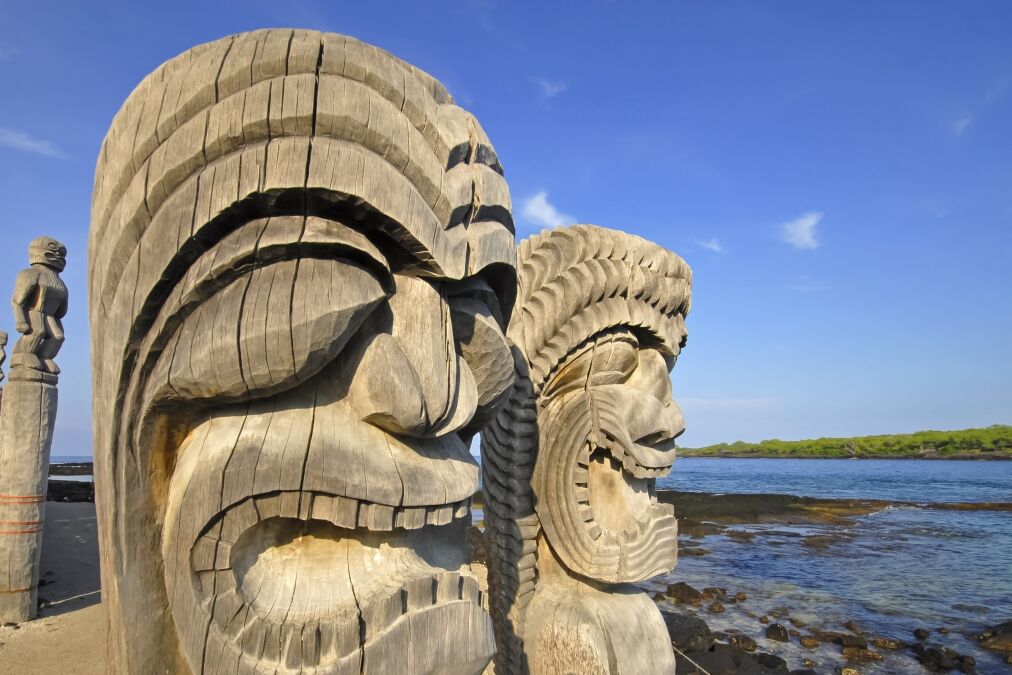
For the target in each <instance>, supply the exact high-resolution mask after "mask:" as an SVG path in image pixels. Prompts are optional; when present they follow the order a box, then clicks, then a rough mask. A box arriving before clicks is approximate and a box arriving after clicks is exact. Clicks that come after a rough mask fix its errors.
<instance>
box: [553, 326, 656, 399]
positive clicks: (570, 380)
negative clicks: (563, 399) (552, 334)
mask: <svg viewBox="0 0 1012 675" xmlns="http://www.w3.org/2000/svg"><path fill="white" fill-rule="evenodd" d="M637 350H638V344H637V342H636V338H635V337H633V335H632V334H630V333H626V332H621V333H607V334H604V335H602V336H600V337H598V338H597V339H595V340H593V341H592V342H590V343H588V344H587V345H586V346H584V347H583V348H582V349H580V350H578V351H577V353H576V355H575V356H572V357H570V358H569V359H568V360H567V361H566V363H564V364H563V365H562V367H561V368H559V371H558V372H557V373H556V374H555V376H554V377H553V378H552V379H551V380H549V382H548V385H547V386H546V387H545V391H544V394H543V395H544V396H545V398H553V397H557V396H560V395H562V394H564V393H567V392H570V391H574V390H577V389H584V388H586V387H596V386H600V385H605V384H620V383H622V382H625V381H626V380H627V379H629V377H630V376H631V375H632V374H633V372H634V371H635V370H636V366H637V363H638V356H637Z"/></svg>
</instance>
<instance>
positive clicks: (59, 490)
mask: <svg viewBox="0 0 1012 675" xmlns="http://www.w3.org/2000/svg"><path fill="white" fill-rule="evenodd" d="M46 501H50V502H93V501H95V484H94V483H85V482H82V481H72V480H50V481H49V485H48V487H47V491H46Z"/></svg>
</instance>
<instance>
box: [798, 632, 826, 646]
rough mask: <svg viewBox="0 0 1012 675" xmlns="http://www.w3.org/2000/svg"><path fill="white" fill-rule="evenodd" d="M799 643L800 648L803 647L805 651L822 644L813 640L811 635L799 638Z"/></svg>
mask: <svg viewBox="0 0 1012 675" xmlns="http://www.w3.org/2000/svg"><path fill="white" fill-rule="evenodd" d="M800 642H801V646H802V647H804V648H805V649H815V648H816V647H818V646H819V645H820V644H822V643H821V642H819V639H818V638H814V637H812V636H811V635H806V636H804V637H803V638H801V640H800Z"/></svg>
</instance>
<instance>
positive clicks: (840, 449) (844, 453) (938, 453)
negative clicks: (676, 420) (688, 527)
mask: <svg viewBox="0 0 1012 675" xmlns="http://www.w3.org/2000/svg"><path fill="white" fill-rule="evenodd" d="M681 455H682V456H683V457H693V456H709V457H714V456H718V457H909V458H957V457H959V458H968V459H999V458H1000V459H1012V426H1008V425H1004V424H995V425H993V426H990V427H987V428H986V429H964V430H962V431H918V432H917V433H914V434H897V435H892V436H858V437H856V438H819V439H816V440H808V441H780V440H771V441H762V442H761V443H743V442H742V441H738V442H736V443H718V444H717V445H710V446H707V447H705V448H684V449H682V450H681Z"/></svg>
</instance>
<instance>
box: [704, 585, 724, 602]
mask: <svg viewBox="0 0 1012 675" xmlns="http://www.w3.org/2000/svg"><path fill="white" fill-rule="evenodd" d="M726 597H727V589H726V588H718V587H716V586H707V587H706V588H704V589H703V598H704V599H706V600H713V599H715V598H716V599H718V600H723V599H724V598H726Z"/></svg>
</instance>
